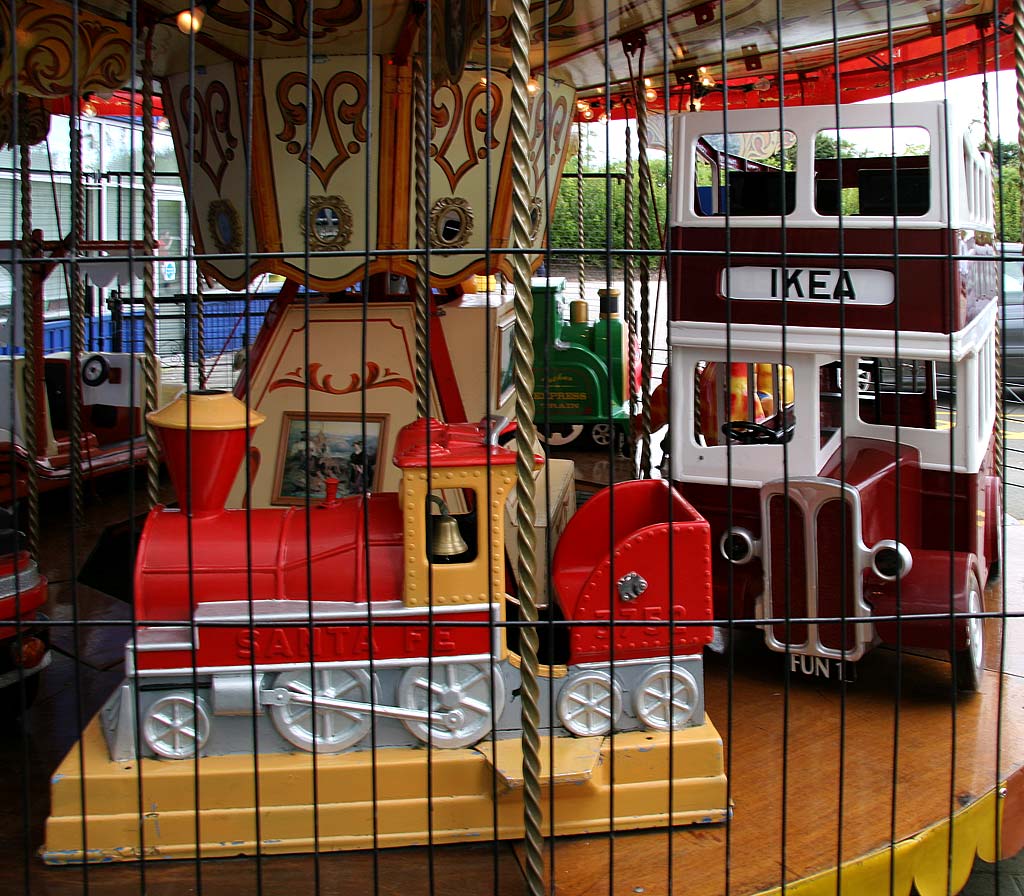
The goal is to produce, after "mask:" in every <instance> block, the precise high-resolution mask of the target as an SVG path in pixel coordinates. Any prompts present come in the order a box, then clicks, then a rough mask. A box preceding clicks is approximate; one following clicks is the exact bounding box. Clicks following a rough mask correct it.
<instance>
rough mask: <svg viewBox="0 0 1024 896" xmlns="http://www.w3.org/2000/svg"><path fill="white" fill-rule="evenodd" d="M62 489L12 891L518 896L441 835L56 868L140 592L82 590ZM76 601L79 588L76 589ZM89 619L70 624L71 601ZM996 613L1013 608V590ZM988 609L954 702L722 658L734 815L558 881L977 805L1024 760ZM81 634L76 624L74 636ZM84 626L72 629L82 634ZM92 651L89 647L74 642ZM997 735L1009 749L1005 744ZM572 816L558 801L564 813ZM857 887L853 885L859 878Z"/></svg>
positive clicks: (736, 878)
mask: <svg viewBox="0 0 1024 896" xmlns="http://www.w3.org/2000/svg"><path fill="white" fill-rule="evenodd" d="M126 484H127V483H126V480H125V479H123V478H121V479H110V480H107V481H105V482H100V483H97V485H96V488H97V489H98V494H97V495H96V496H95V497H94V498H93V499H92V500H91V501H90V504H89V509H88V517H89V525H88V526H87V527H86V528H85V529H83V530H82V531H81V532H80V533H79V537H78V539H77V540H76V556H75V560H76V563H77V564H79V565H80V564H81V562H82V561H83V560H84V557H85V554H86V553H87V551H88V549H89V548H90V547H91V544H92V542H93V541H94V540H95V538H96V537H97V536H98V534H99V532H100V530H101V529H102V527H103V526H104V525H105V524H106V523H107V522H109V521H112V520H117V519H122V518H124V517H126V516H127V514H128V511H129V507H130V505H129V502H128V500H127V498H126V496H125V492H126V491H127V489H126ZM65 503H66V498H63V497H61V496H49V500H48V501H47V503H46V506H45V511H46V516H45V519H46V524H47V526H46V528H47V533H48V537H47V544H46V547H45V553H44V558H45V561H44V562H45V567H46V569H45V571H46V574H47V575H48V576H49V577H50V581H51V606H50V611H49V612H50V615H51V617H52V618H53V619H55V620H56V621H58V622H61V623H65V622H66V623H68V625H66V626H63V627H61V628H60V629H58V630H57V631H56V632H55V637H54V640H55V643H56V645H57V647H58V650H57V651H55V660H54V664H53V665H52V666H51V668H50V669H48V670H47V671H46V673H45V675H44V680H43V688H42V693H41V694H40V698H39V701H38V702H37V704H36V707H35V708H34V709H33V712H32V715H31V720H30V721H29V723H28V724H27V726H25V727H22V726H20V725H18V724H9V725H5V726H3V727H2V728H0V762H2V767H3V769H4V773H3V774H2V775H0V893H4V894H6V893H33V894H61V896H64V894H69V896H70V894H77V893H83V894H84V893H90V894H111V896H114V894H118V896H120V894H131V893H141V892H146V893H148V894H160V896H163V894H167V896H171V894H173V896H179V894H184V893H207V894H220V893H224V894H227V893H231V894H235V893H263V894H268V896H269V894H282V896H300V894H306V893H314V892H317V891H318V890H317V887H318V886H319V891H321V892H323V893H352V894H362V893H367V894H368V893H380V894H401V896H419V894H428V893H434V892H436V893H447V894H451V893H455V894H467V896H469V894H474V896H475V894H482V893H491V892H496V893H501V894H517V893H520V892H523V890H524V886H523V882H522V876H521V870H520V864H519V861H518V856H517V852H518V847H517V846H516V845H513V844H509V843H504V844H497V845H494V844H490V843H486V844H473V845H467V846H448V847H438V848H437V849H434V850H428V849H401V850H386V851H381V852H380V853H378V854H376V855H375V854H374V853H372V852H362V853H345V854H322V855H319V856H312V855H306V856H294V857H265V858H260V859H257V858H245V859H232V860H212V861H204V862H196V861H187V862H186V861H182V862H154V861H149V862H146V863H143V864H129V865H117V866H90V867H81V866H79V867H66V868H51V867H46V866H44V865H43V864H42V862H41V861H40V860H39V859H38V857H37V856H36V851H37V850H38V848H39V846H40V845H41V843H42V839H43V823H44V821H45V818H46V815H47V808H48V806H47V802H48V780H49V776H50V774H51V773H52V771H53V769H54V768H55V767H56V766H57V764H58V762H59V760H60V759H61V758H62V757H63V755H64V754H65V753H66V752H67V750H68V749H69V748H70V747H71V745H72V744H73V743H74V741H75V739H76V737H77V732H78V731H79V730H80V727H81V726H82V725H83V724H84V722H85V721H86V720H87V719H88V718H90V717H91V715H92V714H93V713H94V712H95V711H96V709H97V708H98V707H99V705H100V704H101V703H102V701H103V700H104V699H105V697H106V696H107V695H108V694H109V693H110V692H111V691H112V690H113V688H114V687H115V685H116V684H117V683H118V681H120V679H121V676H122V670H121V665H120V662H121V657H122V653H123V644H124V643H125V640H126V639H127V637H128V628H127V619H128V617H129V613H130V610H129V608H128V606H127V605H125V604H123V603H120V602H118V601H114V600H111V599H109V598H107V597H105V596H103V595H101V594H100V593H98V592H95V591H92V590H91V589H88V588H85V587H81V586H78V587H77V588H76V589H74V594H73V589H72V584H71V576H70V569H71V563H70V554H69V551H70V542H69V532H68V531H67V528H66V525H65V523H64V522H63V520H64V519H66V514H65V506H64V505H65ZM1008 547H1009V551H1008V554H1009V558H1010V559H1009V561H1008V563H1007V567H1008V575H1007V580H1008V581H1007V595H1008V599H1007V601H1006V603H1007V607H1006V609H1007V611H1008V612H1010V613H1018V614H1019V613H1020V612H1021V611H1022V610H1024V563H1018V562H1016V557H1019V556H1021V555H1022V552H1024V528H1020V529H1018V528H1017V527H1011V528H1010V529H1009V530H1008ZM73 596H74V598H75V601H73V600H72V598H73ZM76 603H77V618H78V619H79V620H80V623H79V625H78V627H77V628H75V627H73V626H72V625H71V624H70V623H71V622H72V621H73V620H74V618H75V616H76V613H75V612H73V610H72V608H73V606H75V605H76ZM987 608H988V609H989V610H995V611H998V610H1001V609H1002V595H1001V593H1000V591H999V590H998V589H994V590H990V593H989V594H988V607H987ZM1000 627H1001V624H1000V623H999V622H998V621H991V622H990V623H989V624H988V631H987V635H988V644H987V660H986V665H987V666H988V668H990V669H992V670H996V671H993V672H992V673H990V674H989V675H987V676H986V682H985V688H984V691H983V693H981V694H979V695H977V696H973V697H966V698H961V699H959V700H958V701H956V702H952V701H951V690H950V684H949V667H948V664H946V663H944V662H942V661H940V660H937V659H933V658H927V657H906V658H904V662H903V664H902V674H900V669H899V668H898V666H897V662H896V656H895V655H894V654H893V653H891V652H889V651H884V650H876V651H874V652H873V653H871V654H869V655H868V657H867V658H866V659H865V660H864V661H863V662H862V663H861V664H860V667H859V673H858V680H857V681H856V682H855V683H853V684H851V685H849V686H848V687H847V688H846V690H845V694H844V692H843V690H841V689H840V687H839V686H838V685H837V684H836V683H834V682H833V683H829V682H818V681H815V680H807V679H801V678H797V677H795V676H794V677H793V678H792V679H790V680H789V681H788V685H787V677H786V675H785V670H784V668H783V661H784V658H783V657H781V656H778V655H773V654H770V653H769V652H767V651H766V650H765V649H764V648H763V647H762V646H761V645H760V644H759V643H757V640H756V638H749V639H743V638H740V639H737V642H736V644H735V651H734V653H733V654H732V659H731V660H730V659H729V658H727V657H724V656H713V655H709V656H708V659H707V664H706V665H707V706H708V712H709V714H710V715H711V717H712V719H713V720H714V722H715V724H716V725H717V727H718V729H719V730H720V731H721V732H722V735H723V738H724V739H725V743H726V748H727V755H728V759H729V769H728V771H729V775H730V786H731V797H732V801H733V805H734V813H733V818H732V820H731V822H730V823H729V824H727V825H719V826H713V827H701V828H690V829H680V830H677V831H672V832H668V831H664V830H662V831H653V832H642V833H622V834H616V835H615V836H613V837H609V836H601V837H593V838H564V839H561V840H557V841H555V840H552V841H549V842H548V844H547V848H548V869H549V873H550V874H551V877H552V880H553V882H554V884H555V891H556V892H557V893H560V894H567V896H568V894H572V896H582V894H604V893H614V894H621V893H626V894H631V893H643V894H645V896H651V894H661V893H670V892H671V893H679V894H682V893H686V894H719V893H722V894H725V893H728V894H735V896H744V894H753V893H758V892H761V891H763V890H770V889H773V888H775V887H778V886H779V885H780V883H782V880H783V870H782V869H783V868H785V879H786V880H787V881H794V880H799V879H801V878H806V877H808V876H809V875H813V874H815V873H818V872H821V871H824V870H827V869H829V868H832V867H835V866H836V865H837V864H838V863H841V862H848V861H850V860H851V859H854V858H857V857H860V856H864V855H866V854H870V853H873V852H875V851H877V850H880V849H885V848H886V847H887V846H888V845H889V844H890V843H892V842H893V841H901V840H904V839H905V838H908V837H911V836H913V835H915V834H917V833H918V832H920V831H921V830H923V829H925V828H927V827H928V826H929V825H932V824H933V823H935V822H936V821H939V820H941V819H943V818H948V817H949V814H950V812H951V810H956V809H959V808H961V807H963V806H966V805H970V804H971V803H972V802H973V801H974V800H976V799H977V798H978V797H979V796H980V795H982V794H985V793H987V792H989V791H991V790H992V789H993V788H994V787H995V786H996V784H997V783H998V781H1000V780H1002V779H1005V778H1006V777H1008V775H1009V774H1010V773H1011V772H1012V771H1013V770H1014V769H1016V768H1017V767H1019V766H1021V765H1022V764H1024V623H1022V621H1021V619H1020V618H1016V619H1013V620H1011V621H1009V622H1008V623H1007V631H1008V635H1007V650H1006V652H1005V656H1004V657H1003V674H1002V675H1000V674H998V670H999V668H1000V661H1001V655H1000V650H999V643H998V634H999V629H1000ZM76 632H77V639H76V637H75V634H76ZM76 641H77V643H76ZM73 656H78V657H80V658H81V659H80V661H79V662H75V661H74V660H73V659H72V657H73ZM997 737H998V738H999V740H1000V744H999V756H998V757H997V748H996V741H997ZM556 811H557V809H556ZM843 892H848V890H847V888H846V887H845V886H844V888H843Z"/></svg>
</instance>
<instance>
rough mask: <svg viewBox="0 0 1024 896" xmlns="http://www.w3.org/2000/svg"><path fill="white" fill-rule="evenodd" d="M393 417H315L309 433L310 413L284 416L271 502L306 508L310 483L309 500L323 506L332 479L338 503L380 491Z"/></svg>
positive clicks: (354, 415) (287, 413) (329, 414)
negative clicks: (307, 415)
mask: <svg viewBox="0 0 1024 896" xmlns="http://www.w3.org/2000/svg"><path fill="white" fill-rule="evenodd" d="M388 416H389V415H387V414H367V415H366V416H365V418H364V417H362V416H360V415H359V414H339V413H324V412H311V413H310V414H309V418H308V420H309V428H308V430H307V427H306V423H307V418H306V414H305V413H303V412H302V411H284V412H283V414H282V421H281V439H280V444H279V446H278V451H277V467H276V469H275V471H274V487H273V495H272V498H271V503H272V504H305V503H306V486H307V483H308V485H309V497H310V500H312V501H321V500H323V499H324V498H325V497H326V494H327V492H326V480H327V478H328V477H333V478H335V479H337V480H338V488H337V496H338V497H339V498H344V497H347V496H349V495H356V494H366V493H370V492H376V491H379V490H380V483H381V475H382V473H381V471H382V469H383V466H384V464H383V463H381V457H380V452H381V450H382V448H384V447H385V446H386V445H387V425H388ZM364 438H365V444H363V442H364ZM307 442H308V444H309V451H308V452H307V449H306V445H307ZM360 454H361V455H362V456H363V458H364V463H363V465H362V467H361V468H360V465H359V464H358V463H357V462H356V461H357V459H358V455H360ZM385 460H386V458H385Z"/></svg>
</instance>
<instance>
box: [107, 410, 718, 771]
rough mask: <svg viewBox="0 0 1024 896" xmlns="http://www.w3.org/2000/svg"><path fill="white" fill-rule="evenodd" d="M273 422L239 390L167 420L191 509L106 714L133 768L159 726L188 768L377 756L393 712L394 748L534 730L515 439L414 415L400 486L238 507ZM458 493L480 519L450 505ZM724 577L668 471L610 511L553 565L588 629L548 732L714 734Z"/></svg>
mask: <svg viewBox="0 0 1024 896" xmlns="http://www.w3.org/2000/svg"><path fill="white" fill-rule="evenodd" d="M260 422H262V415H260V414H258V413H256V412H253V411H250V412H249V416H248V419H247V417H246V408H245V406H244V405H243V404H242V403H241V402H239V401H238V400H237V399H235V398H234V397H233V396H230V395H227V394H219V393H198V394H196V393H193V394H192V395H191V396H190V398H189V399H188V400H186V399H185V398H184V397H183V398H180V399H178V400H177V401H176V402H174V403H173V404H171V405H169V406H168V407H166V408H164V409H162V410H160V411H158V412H156V413H154V414H151V415H150V423H151V424H152V425H154V426H156V427H157V428H158V430H159V432H160V435H161V438H162V440H163V447H164V455H165V457H166V459H167V463H168V466H169V468H170V471H171V476H172V479H173V482H174V484H175V487H176V490H177V493H178V495H179V498H180V502H181V509H170V508H161V507H158V508H156V509H154V510H153V511H152V512H151V513H150V515H149V517H148V519H147V522H146V525H145V528H144V531H143V534H142V539H141V543H140V545H139V550H138V556H137V560H136V569H135V605H136V609H137V620H138V627H137V629H136V631H135V633H134V635H133V637H132V640H131V642H130V643H129V645H128V650H127V670H128V677H127V679H126V680H125V682H124V683H123V685H122V686H121V687H120V688H119V689H118V691H117V692H115V694H114V695H113V697H112V698H111V699H110V701H109V702H108V704H107V706H106V707H105V709H104V711H103V723H104V729H105V732H106V735H107V740H108V745H109V747H110V751H111V756H112V758H114V759H129V758H131V757H133V756H135V755H136V741H135V738H136V737H137V736H138V737H139V738H140V740H139V748H140V750H141V753H142V754H143V755H156V756H159V757H163V758H167V759H180V758H187V757H190V756H194V755H196V753H197V751H202V752H204V753H206V754H223V753H246V752H250V751H252V750H253V749H256V748H258V749H259V750H260V751H263V752H269V751H275V750H277V751H280V750H292V749H295V748H298V749H303V750H313V749H316V750H317V751H319V752H336V751H340V750H344V749H347V748H351V747H357V746H360V745H362V746H368V745H369V741H370V738H369V736H368V735H369V732H370V728H371V725H372V724H373V723H374V721H375V722H376V729H375V734H374V742H375V743H376V744H377V745H378V746H387V745H415V744H418V743H421V742H427V743H430V744H431V745H433V746H435V747H448V748H456V747H462V746H468V745H470V744H473V743H475V742H476V741H478V740H480V739H481V738H482V737H484V736H485V735H487V734H488V733H489V732H490V731H492V729H494V730H495V735H496V736H497V737H507V736H513V735H514V734H515V733H516V732H517V731H518V730H519V729H518V712H505V710H507V709H509V708H510V706H511V704H512V703H514V702H516V700H517V691H518V687H519V672H518V658H517V657H516V656H515V654H514V652H513V650H511V649H510V644H511V645H512V646H514V645H515V644H516V643H517V635H516V629H515V627H514V625H513V626H511V627H507V626H506V624H505V620H506V595H505V559H504V556H505V555H504V546H503V524H504V503H505V499H506V497H507V495H508V494H509V492H510V490H511V489H512V488H513V486H514V483H515V466H514V464H515V455H514V454H513V453H512V452H510V451H507V450H506V449H504V448H501V447H498V446H497V445H496V444H494V443H493V439H492V436H494V437H496V435H497V432H498V431H499V429H498V428H497V427H488V426H487V425H476V424H450V425H448V424H444V423H441V422H439V421H436V420H423V419H421V420H418V421H416V422H414V423H412V424H410V425H408V426H406V427H405V428H404V429H403V430H402V432H401V433H400V434H399V437H398V439H397V442H396V447H395V451H394V462H395V464H396V465H397V466H398V467H399V468H400V469H401V482H400V488H399V492H398V493H397V494H394V493H390V494H389V493H382V494H372V495H355V496H349V497H345V498H341V499H338V498H335V497H333V496H332V495H328V497H327V498H326V499H324V500H322V501H318V502H316V503H314V504H313V506H312V507H311V508H310V509H309V511H308V512H307V510H306V508H305V507H289V508H264V509H248V510H245V509H243V510H226V509H224V501H225V498H226V496H227V494H228V491H229V489H230V487H231V484H232V482H233V481H234V479H235V476H236V474H237V471H238V469H239V466H240V465H241V462H242V459H243V457H244V455H245V451H246V446H247V442H248V440H249V439H250V438H251V431H252V428H254V427H255V426H256V425H258V424H259V423H260ZM538 462H539V459H538ZM453 495H455V496H458V497H459V499H460V500H459V502H458V506H459V507H460V508H465V512H464V513H458V514H456V513H453V512H451V511H450V510H449V503H452V504H453V506H454V505H455V500H454V498H453ZM613 501H614V514H613V513H612V502H613ZM600 533H605V534H604V535H601V534H600ZM710 573H711V549H710V538H709V530H708V526H707V523H706V522H705V521H704V520H703V519H702V518H701V517H700V516H699V515H698V514H697V513H695V512H694V510H693V508H692V507H690V505H689V504H687V503H686V501H684V500H683V499H682V497H680V495H679V494H678V493H676V492H675V491H674V490H673V489H672V488H671V487H670V486H668V485H667V484H666V483H664V482H661V481H644V482H630V483H624V484H621V485H617V486H615V487H614V491H612V490H611V489H609V490H606V491H605V492H602V493H600V494H598V495H597V496H595V497H594V498H592V499H591V500H590V501H588V502H587V503H586V504H585V505H584V506H583V508H582V509H581V510H580V511H578V512H577V513H576V515H575V516H574V517H573V518H572V519H571V520H570V522H569V525H568V527H567V528H566V530H565V532H564V533H563V534H562V537H561V539H560V542H559V544H558V547H557V549H556V551H555V554H554V559H553V564H552V579H553V582H554V589H555V591H556V592H557V598H558V607H557V609H556V610H555V616H556V618H562V619H564V620H568V622H569V623H580V624H578V625H572V626H571V627H570V637H569V638H568V644H567V646H566V647H565V650H564V652H563V653H561V654H559V655H555V654H552V655H548V656H545V657H543V658H542V662H544V663H545V664H546V666H545V669H544V670H543V671H544V673H545V674H547V675H548V676H550V677H551V678H554V679H556V680H555V682H554V687H553V688H551V689H549V688H547V687H542V689H541V690H542V693H544V694H548V693H551V692H553V693H554V698H553V702H552V705H551V706H548V707H546V709H545V719H544V721H545V724H549V725H550V726H552V728H553V730H554V733H555V734H559V735H565V734H574V735H601V734H605V733H608V732H610V731H612V730H634V729H643V728H646V729H649V730H655V731H668V730H671V729H673V728H676V729H677V728H682V727H685V726H688V725H700V724H703V723H704V704H703V671H702V669H703V667H702V657H701V651H702V649H703V646H704V644H706V643H707V642H708V640H709V639H710V636H711V629H710V626H709V624H708V623H709V622H710V620H711V576H710ZM136 711H137V712H138V713H139V715H138V721H137V723H136V721H135V713H136ZM254 714H255V715H256V716H257V717H258V725H257V726H254V725H253V721H252V716H253V715H254ZM267 716H269V722H270V723H271V724H268V722H267V718H266V717H267ZM254 727H258V729H259V730H258V743H254V735H253V730H254ZM314 745H315V746H314Z"/></svg>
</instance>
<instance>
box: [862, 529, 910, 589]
mask: <svg viewBox="0 0 1024 896" xmlns="http://www.w3.org/2000/svg"><path fill="white" fill-rule="evenodd" d="M913 566H914V558H913V557H912V556H911V555H910V548H908V547H907V546H906V545H905V544H901V543H900V542H898V541H893V540H892V539H891V538H889V539H886V540H885V541H880V542H878V544H876V545H875V546H874V547H873V548H872V549H871V571H872V572H873V573H874V574H875V575H876V576H878V578H880V579H884V580H885V581H886V582H895V581H896V580H897V579H902V578H903V577H904V576H905V575H906V574H907V573H908V572H910V570H911V569H912V568H913Z"/></svg>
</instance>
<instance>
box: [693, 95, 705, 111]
mask: <svg viewBox="0 0 1024 896" xmlns="http://www.w3.org/2000/svg"><path fill="white" fill-rule="evenodd" d="M702 105H703V103H702V101H701V99H700V98H699V97H697V98H696V99H693V100H691V101H690V110H691V111H692V112H700V107H701V106H702Z"/></svg>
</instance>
